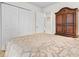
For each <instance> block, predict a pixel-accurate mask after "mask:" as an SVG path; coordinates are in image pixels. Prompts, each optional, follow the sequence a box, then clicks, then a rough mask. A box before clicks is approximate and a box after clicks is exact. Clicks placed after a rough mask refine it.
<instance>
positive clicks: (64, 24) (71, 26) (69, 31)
mask: <svg viewBox="0 0 79 59" xmlns="http://www.w3.org/2000/svg"><path fill="white" fill-rule="evenodd" d="M77 11H78V9H77V8H74V9H73V8H69V7H64V8H62V9H60V10H59V11H58V12H56V13H55V15H56V33H55V34H57V35H63V36H68V37H74V38H75V37H77V29H78V28H77V18H78V17H77Z"/></svg>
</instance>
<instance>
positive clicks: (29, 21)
mask: <svg viewBox="0 0 79 59" xmlns="http://www.w3.org/2000/svg"><path fill="white" fill-rule="evenodd" d="M0 22H1V23H0V49H2V50H5V49H6V45H7V42H8V41H9V40H11V39H12V38H14V37H18V36H24V35H30V34H32V33H34V29H35V28H34V27H35V26H34V22H35V21H34V17H33V12H32V11H31V10H27V9H25V8H21V7H18V6H15V5H11V4H7V3H1V4H0Z"/></svg>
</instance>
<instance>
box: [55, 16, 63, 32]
mask: <svg viewBox="0 0 79 59" xmlns="http://www.w3.org/2000/svg"><path fill="white" fill-rule="evenodd" d="M56 25H57V29H56V30H57V32H58V33H62V28H63V27H62V15H57V19H56Z"/></svg>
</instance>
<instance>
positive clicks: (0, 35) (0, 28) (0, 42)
mask: <svg viewBox="0 0 79 59" xmlns="http://www.w3.org/2000/svg"><path fill="white" fill-rule="evenodd" d="M1 18H2V17H1V4H0V49H1V45H2V19H1Z"/></svg>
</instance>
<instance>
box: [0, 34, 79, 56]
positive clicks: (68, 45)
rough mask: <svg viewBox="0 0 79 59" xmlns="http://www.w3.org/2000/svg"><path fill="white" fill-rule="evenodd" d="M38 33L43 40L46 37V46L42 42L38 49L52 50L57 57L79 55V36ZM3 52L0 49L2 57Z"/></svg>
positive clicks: (46, 51) (47, 51)
mask: <svg viewBox="0 0 79 59" xmlns="http://www.w3.org/2000/svg"><path fill="white" fill-rule="evenodd" d="M40 35H42V37H43V38H45V40H46V39H47V43H46V46H44V44H43V45H42V46H40V48H42V49H41V50H40V51H43V50H44V49H45V50H44V52H45V53H49V52H50V53H51V52H52V53H53V54H54V53H56V55H55V56H57V57H58V56H65V57H66V56H79V38H70V37H64V36H59V35H48V34H46V35H44V34H40ZM47 36H48V37H49V36H50V37H52V38H47ZM33 37H34V36H33ZM37 37H38V36H37ZM42 37H40V36H39V39H41V40H38V43H39V42H40V41H42ZM53 38H54V40H53ZM48 39H51V40H50V41H49V42H48ZM43 40H44V39H43ZM45 40H44V41H45ZM45 42H46V41H45ZM38 43H37V44H38ZM51 43H54V44H53V46H52V45H51ZM43 48H44V49H43ZM69 51H70V52H69ZM4 53H5V51H0V57H3V56H4Z"/></svg>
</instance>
